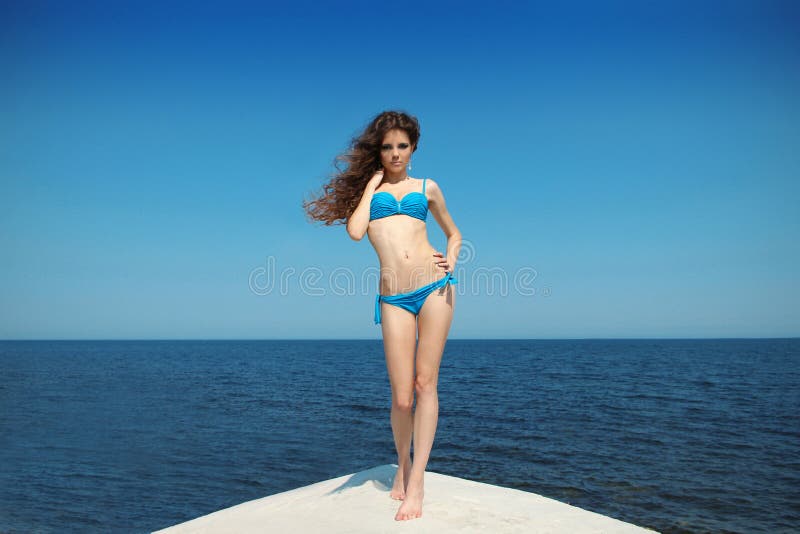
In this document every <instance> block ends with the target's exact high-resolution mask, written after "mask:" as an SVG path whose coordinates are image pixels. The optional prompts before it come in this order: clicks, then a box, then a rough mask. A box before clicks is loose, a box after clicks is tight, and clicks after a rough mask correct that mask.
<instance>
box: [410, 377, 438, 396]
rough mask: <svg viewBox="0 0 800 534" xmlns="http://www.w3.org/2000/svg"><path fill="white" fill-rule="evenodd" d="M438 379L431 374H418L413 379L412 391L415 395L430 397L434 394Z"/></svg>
mask: <svg viewBox="0 0 800 534" xmlns="http://www.w3.org/2000/svg"><path fill="white" fill-rule="evenodd" d="M437 379H438V377H437V376H435V375H433V374H428V373H419V374H417V376H416V377H415V378H414V390H415V391H416V392H417V395H430V394H432V393H436V388H437Z"/></svg>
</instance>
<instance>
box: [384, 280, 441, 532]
mask: <svg viewBox="0 0 800 534" xmlns="http://www.w3.org/2000/svg"><path fill="white" fill-rule="evenodd" d="M454 306H455V289H454V288H453V287H452V286H451V285H449V284H448V285H447V286H445V287H444V288H441V289H437V290H435V291H434V292H433V293H431V294H430V295H429V296H428V298H427V299H426V301H425V304H423V306H422V308H421V309H420V312H419V319H418V326H419V345H418V346H417V361H416V367H417V372H416V377H415V380H414V389H415V391H416V394H417V406H416V410H415V412H414V463H413V464H412V466H411V472H410V473H409V477H408V481H407V484H406V498H405V499H404V500H403V504H402V505H401V506H400V509H399V510H398V511H397V515H396V516H395V519H398V520H400V519H414V518H416V517H421V516H422V498H423V494H424V474H425V467H426V466H427V465H428V458H429V457H430V453H431V448H432V447H433V438H434V435H435V434H436V424H437V422H438V419H439V395H438V392H437V382H438V380H439V365H440V363H441V361H442V353H443V352H444V346H445V343H446V342H447V334H448V332H449V331H450V323H451V322H452V320H453V308H454Z"/></svg>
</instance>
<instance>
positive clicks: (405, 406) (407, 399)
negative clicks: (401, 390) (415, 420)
mask: <svg viewBox="0 0 800 534" xmlns="http://www.w3.org/2000/svg"><path fill="white" fill-rule="evenodd" d="M413 406H414V393H413V392H412V393H411V394H410V395H399V396H396V397H394V398H393V399H392V407H393V408H394V409H396V410H400V411H401V412H407V413H411V410H412V408H413Z"/></svg>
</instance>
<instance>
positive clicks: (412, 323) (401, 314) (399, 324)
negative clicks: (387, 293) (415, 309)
mask: <svg viewBox="0 0 800 534" xmlns="http://www.w3.org/2000/svg"><path fill="white" fill-rule="evenodd" d="M381 330H382V332H383V350H384V352H385V354H386V369H387V371H388V372H389V382H390V383H391V386H392V398H393V399H394V400H395V402H400V403H403V402H405V403H408V404H409V405H410V404H411V402H413V400H414V350H415V348H416V343H417V324H416V317H415V316H414V314H413V313H411V312H409V311H408V310H404V309H403V308H399V307H397V306H393V305H391V304H387V303H385V302H381Z"/></svg>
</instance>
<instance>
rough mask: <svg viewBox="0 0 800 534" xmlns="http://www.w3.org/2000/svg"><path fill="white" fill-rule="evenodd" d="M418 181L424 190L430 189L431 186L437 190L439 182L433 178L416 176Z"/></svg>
mask: <svg viewBox="0 0 800 534" xmlns="http://www.w3.org/2000/svg"><path fill="white" fill-rule="evenodd" d="M418 180H419V183H420V184H421V185H420V187H424V188H425V190H426V191H430V190H431V188H433V190H434V191H438V190H439V184H438V183H437V182H436V180H434V179H433V178H429V177H427V176H426V177H424V178H418Z"/></svg>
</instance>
